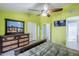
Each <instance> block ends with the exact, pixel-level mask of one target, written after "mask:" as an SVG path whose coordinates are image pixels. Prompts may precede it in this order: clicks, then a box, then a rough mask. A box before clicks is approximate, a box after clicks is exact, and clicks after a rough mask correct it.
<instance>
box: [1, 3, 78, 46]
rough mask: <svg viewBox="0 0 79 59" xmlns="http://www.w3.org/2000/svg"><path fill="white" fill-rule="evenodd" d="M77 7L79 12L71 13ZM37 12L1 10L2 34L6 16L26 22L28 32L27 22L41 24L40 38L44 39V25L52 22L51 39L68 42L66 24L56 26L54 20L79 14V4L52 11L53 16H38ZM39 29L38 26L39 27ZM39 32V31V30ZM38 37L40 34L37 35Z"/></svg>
mask: <svg viewBox="0 0 79 59" xmlns="http://www.w3.org/2000/svg"><path fill="white" fill-rule="evenodd" d="M72 9H75V10H77V12H75V13H69V11H70V10H72ZM36 15H37V13H33V12H30V13H27V12H26V13H21V12H13V11H5V10H0V35H4V34H5V18H10V19H15V20H21V21H24V22H25V33H27V22H28V21H31V22H34V23H36V24H37V27H38V26H40V39H42V25H43V24H45V23H50V24H51V27H50V29H51V33H50V34H51V41H52V42H55V43H58V44H63V45H65V44H66V26H63V27H54V21H57V20H64V19H66V18H68V17H73V16H79V4H75V3H73V4H69V5H67V6H65V7H63V11H61V12H54V13H52V15H51V17H43V16H36ZM37 30H38V28H37ZM37 34H38V31H37ZM37 38H38V36H37Z"/></svg>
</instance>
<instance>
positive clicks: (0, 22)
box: [0, 10, 28, 35]
mask: <svg viewBox="0 0 79 59" xmlns="http://www.w3.org/2000/svg"><path fill="white" fill-rule="evenodd" d="M6 18H9V19H13V20H20V21H24V22H25V31H24V32H25V33H26V32H27V25H26V24H27V21H28V19H27V17H26V16H25V14H23V13H18V12H13V11H12V12H11V11H2V10H0V35H4V34H5V19H6Z"/></svg>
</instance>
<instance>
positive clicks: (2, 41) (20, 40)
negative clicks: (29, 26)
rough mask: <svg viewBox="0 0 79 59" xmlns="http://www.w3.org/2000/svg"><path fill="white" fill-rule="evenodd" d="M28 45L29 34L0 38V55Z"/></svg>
mask: <svg viewBox="0 0 79 59" xmlns="http://www.w3.org/2000/svg"><path fill="white" fill-rule="evenodd" d="M28 44H29V34H17V35H5V36H0V54H1V53H3V52H6V51H9V50H12V49H15V48H19V47H23V46H27V45H28Z"/></svg>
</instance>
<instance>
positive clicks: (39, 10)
mask: <svg viewBox="0 0 79 59" xmlns="http://www.w3.org/2000/svg"><path fill="white" fill-rule="evenodd" d="M28 10H31V11H40V10H35V9H28Z"/></svg>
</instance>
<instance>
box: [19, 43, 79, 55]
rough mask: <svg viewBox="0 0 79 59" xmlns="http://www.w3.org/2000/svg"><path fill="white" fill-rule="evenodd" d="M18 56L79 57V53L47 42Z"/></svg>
mask: <svg viewBox="0 0 79 59" xmlns="http://www.w3.org/2000/svg"><path fill="white" fill-rule="evenodd" d="M18 56H79V51H77V50H73V49H70V48H66V47H64V46H62V45H59V44H56V43H52V42H50V41H47V42H44V43H42V44H40V45H38V46H36V47H34V48H31V49H29V50H28V51H25V52H23V53H21V54H18Z"/></svg>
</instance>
